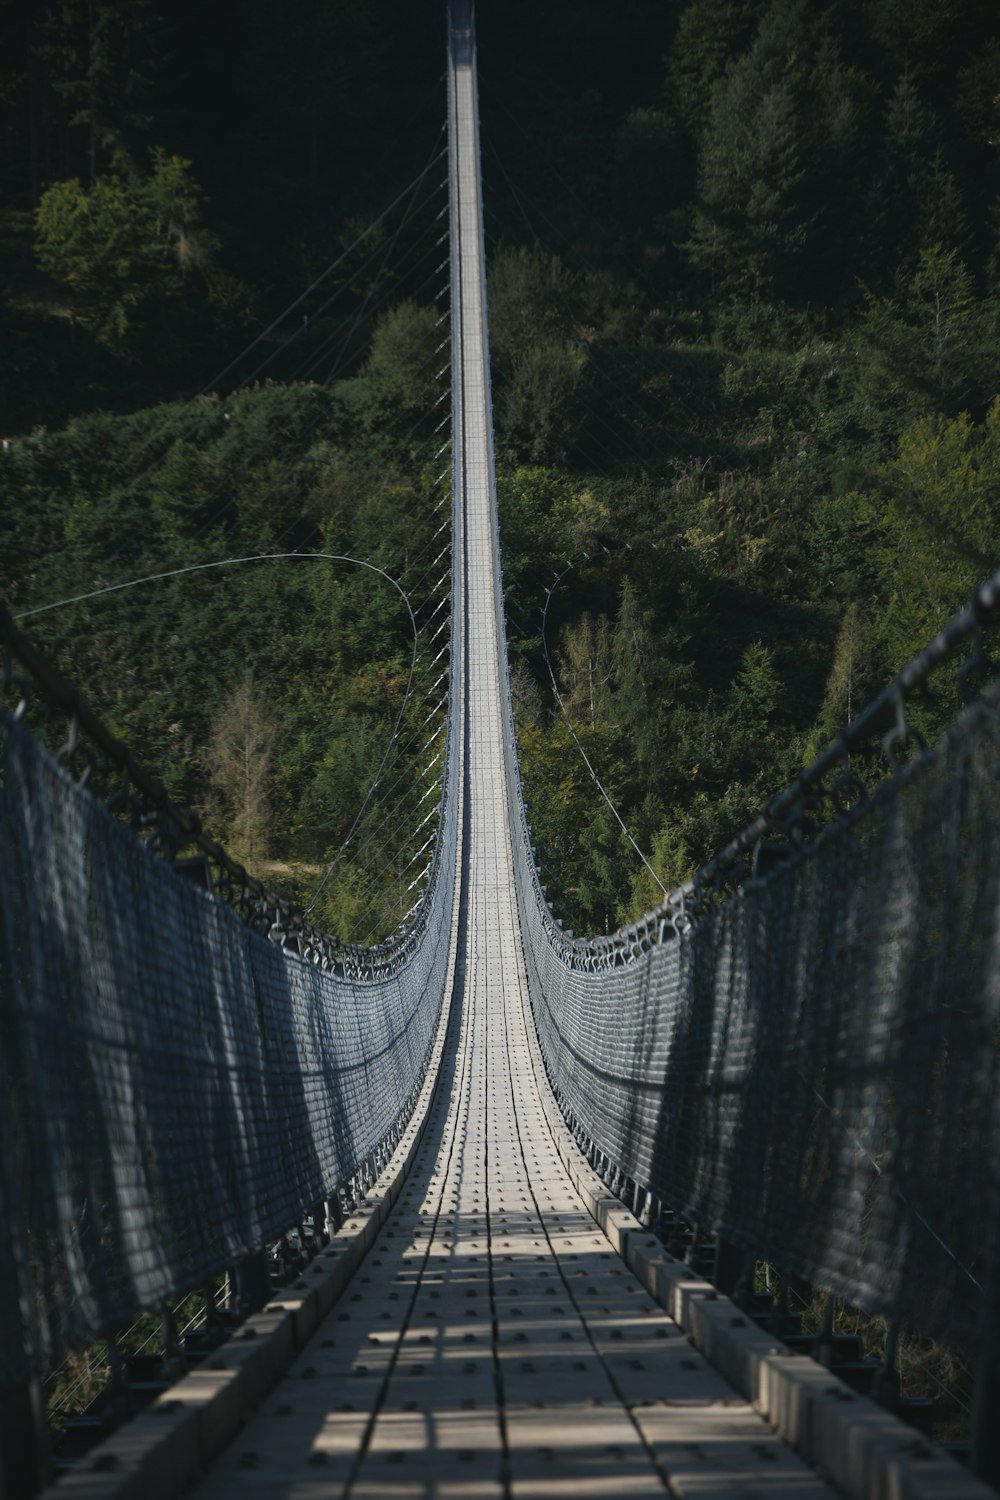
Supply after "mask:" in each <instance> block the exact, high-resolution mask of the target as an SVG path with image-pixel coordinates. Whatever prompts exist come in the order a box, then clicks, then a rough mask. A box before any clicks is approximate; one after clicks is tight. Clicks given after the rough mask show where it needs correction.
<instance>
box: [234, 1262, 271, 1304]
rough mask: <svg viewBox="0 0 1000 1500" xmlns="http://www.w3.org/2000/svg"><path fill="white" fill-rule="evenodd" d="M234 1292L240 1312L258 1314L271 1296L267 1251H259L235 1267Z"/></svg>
mask: <svg viewBox="0 0 1000 1500" xmlns="http://www.w3.org/2000/svg"><path fill="white" fill-rule="evenodd" d="M236 1291H237V1296H238V1299H239V1306H240V1311H241V1312H243V1313H252V1312H259V1311H260V1309H261V1308H262V1307H263V1306H264V1304H265V1302H268V1301H269V1300H270V1296H271V1273H270V1271H269V1269H268V1265H267V1251H266V1250H265V1249H260V1250H256V1251H254V1253H253V1255H248V1256H246V1257H245V1258H244V1259H243V1260H241V1261H240V1263H239V1265H238V1266H237V1267H236Z"/></svg>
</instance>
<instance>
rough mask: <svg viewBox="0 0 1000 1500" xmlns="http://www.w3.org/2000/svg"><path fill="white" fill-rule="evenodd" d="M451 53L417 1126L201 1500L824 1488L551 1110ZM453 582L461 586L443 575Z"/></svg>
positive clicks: (470, 118) (475, 238)
mask: <svg viewBox="0 0 1000 1500" xmlns="http://www.w3.org/2000/svg"><path fill="white" fill-rule="evenodd" d="M466 53H467V55H466V56H465V58H464V59H463V58H462V57H461V54H460V53H459V56H458V60H457V62H456V64H455V66H453V68H452V75H451V87H452V90H453V99H452V127H453V140H452V152H453V164H452V182H453V200H454V201H453V234H455V235H456V236H457V252H458V253H457V255H456V256H455V258H454V261H453V278H454V279H455V285H454V289H453V290H454V295H455V301H454V304H453V309H454V321H455V325H456V326H455V338H456V344H455V349H454V353H455V357H456V360H457V362H458V366H459V368H460V371H461V400H460V401H459V402H458V403H457V409H456V433H455V440H456V444H457V445H458V451H459V455H460V457H459V461H458V469H459V475H458V484H459V487H460V490H461V492H462V496H463V499H464V506H463V510H462V514H461V516H460V519H459V525H458V527H457V551H458V552H459V554H461V555H463V556H464V587H460V588H459V589H458V590H457V597H458V598H459V599H462V600H464V611H463V618H464V636H465V670H466V679H465V680H466V691H465V713H464V715H463V718H464V722H465V730H464V752H465V766H466V802H465V817H464V824H465V827H464V838H463V850H462V879H461V887H460V897H459V899H460V911H459V921H458V923H457V942H458V952H457V956H456V969H455V972H456V982H455V991H454V995H453V998H452V1008H451V1017H450V1022H449V1026H450V1036H449V1045H448V1047H447V1048H446V1052H445V1062H444V1064H443V1069H442V1076H441V1079H440V1083H439V1087H438V1091H437V1094H436V1096H435V1100H434V1103H433V1105H432V1111H433V1114H432V1119H431V1123H430V1125H429V1128H428V1129H427V1131H426V1133H425V1135H424V1138H423V1142H422V1144H421V1147H420V1150H419V1153H418V1156H417V1159H416V1161H415V1163H414V1165H413V1168H412V1169H411V1172H410V1175H409V1177H408V1179H407V1182H406V1184H405V1186H404V1188H403V1190H402V1193H401V1195H400V1198H399V1201H398V1202H397V1204H396V1206H395V1208H394V1210H393V1212H392V1213H391V1215H390V1216H389V1218H388V1219H387V1221H386V1223H385V1225H384V1226H383V1228H382V1230H381V1232H380V1234H379V1235H378V1237H377V1239H376V1240H375V1243H374V1245H373V1248H372V1250H371V1251H370V1253H369V1255H368V1257H367V1258H366V1259H365V1260H364V1261H363V1262H362V1264H361V1266H360V1269H359V1270H358V1271H357V1273H356V1274H355V1277H354V1279H353V1281H352V1282H351V1284H350V1286H349V1288H348V1290H347V1292H346V1293H345V1294H344V1295H343V1296H342V1298H341V1299H340V1301H339V1302H338V1303H337V1304H336V1306H335V1307H334V1309H333V1311H332V1312H331V1313H330V1314H329V1316H328V1317H327V1318H326V1320H325V1322H324V1323H323V1324H322V1325H321V1327H320V1328H319V1330H318V1332H317V1333H316V1334H315V1335H314V1337H313V1339H312V1340H311V1342H310V1343H309V1345H308V1346H307V1347H306V1349H305V1350H304V1352H303V1353H302V1354H301V1355H300V1356H299V1358H298V1359H297V1360H296V1362H295V1364H294V1365H293V1366H292V1367H291V1369H290V1371H289V1373H288V1375H287V1376H286V1378H285V1379H284V1380H283V1381H282V1382H281V1383H280V1385H279V1386H278V1387H277V1388H276V1389H275V1390H274V1391H273V1393H272V1394H271V1395H270V1397H269V1398H268V1399H267V1400H266V1401H265V1402H264V1403H263V1404H262V1405H261V1407H260V1409H259V1411H258V1413H257V1415H256V1416H255V1418H254V1419H253V1420H252V1421H251V1422H250V1423H249V1424H248V1425H247V1427H246V1428H245V1429H244V1430H243V1432H242V1433H241V1435H240V1437H239V1438H238V1439H237V1441H236V1442H235V1443H234V1444H233V1445H232V1447H231V1448H230V1449H229V1451H228V1452H227V1454H226V1455H225V1456H224V1457H223V1458H222V1460H221V1461H220V1462H219V1463H218V1464H217V1465H216V1466H215V1467H214V1468H213V1469H212V1471H211V1472H210V1473H209V1474H208V1475H207V1476H206V1477H205V1479H204V1480H203V1481H202V1483H201V1485H200V1486H199V1487H198V1490H197V1493H198V1494H204V1495H207V1496H211V1497H218V1500H230V1497H231V1500H237V1497H239V1500H252V1497H261V1500H263V1497H264V1496H266V1497H268V1500H277V1497H288V1500H320V1497H322V1500H333V1497H345V1500H346V1497H351V1500H375V1497H378V1500H390V1497H391V1500H404V1497H414V1500H416V1497H430V1496H454V1497H463V1500H472V1497H482V1500H487V1497H489V1500H493V1497H496V1500H501V1497H503V1500H508V1497H517V1500H528V1497H533V1496H538V1497H543V1496H544V1497H558V1496H565V1497H566V1500H575V1497H584V1496H587V1497H590V1496H593V1497H599V1496H608V1497H612V1496H614V1497H625V1496H652V1495H663V1494H670V1495H673V1496H686V1495H691V1496H694V1495H697V1496H730V1495H732V1496H735V1495H744V1496H745V1495H756V1496H760V1497H762V1500H763V1497H768V1500H775V1497H786V1500H807V1497H808V1500H813V1497H819V1496H823V1495H828V1494H831V1493H832V1492H831V1491H829V1490H828V1489H827V1488H826V1487H825V1486H824V1485H823V1484H822V1483H821V1482H820V1480H818V1479H817V1478H816V1477H815V1476H814V1475H813V1474H812V1473H811V1472H810V1471H809V1470H808V1469H807V1468H806V1467H805V1466H804V1465H803V1464H802V1463H801V1461H800V1460H799V1459H797V1458H796V1457H795V1455H794V1454H793V1453H792V1452H791V1450H790V1449H789V1448H788V1447H787V1446H786V1445H785V1444H784V1443H782V1442H781V1440H780V1439H779V1438H777V1437H776V1436H775V1435H774V1434H773V1433H772V1431H771V1430H770V1428H768V1427H767V1426H766V1425H765V1424H764V1423H763V1422H762V1421H761V1420H760V1419H759V1418H758V1417H757V1416H756V1415H755V1414H754V1412H753V1411H752V1409H751V1408H750V1407H748V1406H747V1405H746V1403H745V1402H744V1401H743V1400H741V1399H740V1398H739V1397H738V1396H737V1395H736V1394H735V1392H734V1391H733V1390H732V1389H731V1387H729V1386H728V1385H727V1384H726V1383H725V1381H724V1380H722V1378H721V1377H720V1376H719V1375H718V1374H716V1372H715V1371H714V1370H713V1369H712V1368H711V1366H709V1365H708V1364H707V1363H706V1361H705V1360H704V1359H703V1358H702V1356H701V1355H700V1354H699V1353H698V1352H697V1351H696V1350H695V1349H694V1348H693V1347H692V1345H691V1344H690V1342H689V1341H688V1340H687V1339H686V1338H685V1337H684V1336H683V1335H682V1334H681V1332H680V1330H679V1329H678V1327H677V1325H676V1324H675V1323H674V1322H673V1321H672V1320H671V1319H670V1318H669V1317H668V1316H667V1315H666V1314H665V1313H664V1312H663V1311H662V1310H661V1309H660V1308H659V1307H658V1306H657V1304H656V1303H654V1302H653V1301H652V1299H651V1298H650V1297H649V1296H648V1295H647V1294H646V1292H645V1291H644V1290H643V1288H642V1286H641V1285H640V1283H639V1282H638V1281H637V1280H636V1279H635V1277H634V1276H633V1275H632V1274H631V1272H630V1271H629V1270H628V1269H627V1268H626V1266H625V1265H624V1263H623V1262H622V1261H621V1260H620V1259H619V1257H618V1256H617V1255H616V1254H615V1253H614V1252H613V1250H612V1248H611V1245H610V1243H609V1242H608V1240H607V1239H606V1238H605V1237H604V1235H603V1234H602V1233H601V1231H600V1230H599V1229H598V1228H597V1226H596V1225H595V1223H594V1220H593V1219H592V1218H591V1216H590V1214H589V1213H588V1212H587V1209H586V1208H585V1206H584V1204H583V1202H582V1200H581V1198H580V1197H579V1195H578V1194H577V1192H576V1190H575V1188H574V1187H573V1185H572V1183H571V1181H570V1179H569V1177H568V1176H567V1173H566V1170H565V1168H564V1167H563V1165H562V1162H561V1161H560V1158H559V1156H558V1153H557V1150H556V1146H555V1143H554V1141H553V1139H552V1135H551V1132H550V1130H549V1127H548V1124H547V1120H546V1116H545V1111H544V1108H543V1103H542V1097H541V1090H542V1089H544V1088H547V1084H546V1083H545V1080H544V1077H543V1076H542V1075H541V1068H540V1062H539V1059H538V1056H537V1047H536V1043H535V1042H534V1038H533V1034H532V1032H531V1029H530V1028H531V1025H532V1022H531V1017H530V1012H529V1009H528V1004H527V992H526V987H525V980H524V971H523V960H522V955H521V946H520V933H519V928H518V922H517V913H516V911H515V897H514V881H513V870H512V855H511V845H510V831H509V819H508V809H507V805H506V791H505V780H504V769H503V744H502V717H501V699H500V692H501V688H500V662H501V660H502V656H501V653H502V651H503V649H505V648H504V646H503V642H502V640H500V639H499V638H498V636H499V631H498V624H497V609H496V600H495V594H494V589H495V582H494V568H493V526H494V524H495V522H494V514H493V499H492V495H491V484H490V464H489V449H488V422H489V414H488V410H487V400H486V392H487V388H488V387H487V374H486V361H485V339H484V317H483V304H482V279H481V256H482V248H481V237H480V236H481V228H480V226H481V214H480V193H479V163H478V141H477V131H476V104H475V79H474V63H473V59H472V56H471V49H470V48H467V49H466ZM462 581H463V580H460V583H461V582H462Z"/></svg>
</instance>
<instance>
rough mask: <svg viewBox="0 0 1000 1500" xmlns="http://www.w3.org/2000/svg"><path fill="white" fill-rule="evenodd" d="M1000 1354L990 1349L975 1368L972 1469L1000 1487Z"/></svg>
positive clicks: (981, 1477)
mask: <svg viewBox="0 0 1000 1500" xmlns="http://www.w3.org/2000/svg"><path fill="white" fill-rule="evenodd" d="M998 1411H1000V1354H998V1353H997V1351H996V1350H995V1349H991V1350H990V1352H989V1353H988V1354H984V1355H983V1357H982V1359H981V1360H980V1362H979V1366H978V1368H977V1370H976V1384H975V1389H974V1392H973V1398H972V1459H971V1462H972V1472H973V1474H976V1475H977V1476H978V1477H979V1478H980V1479H983V1480H985V1481H986V1483H987V1484H992V1485H993V1486H994V1487H997V1488H1000V1426H998V1424H997V1412H998Z"/></svg>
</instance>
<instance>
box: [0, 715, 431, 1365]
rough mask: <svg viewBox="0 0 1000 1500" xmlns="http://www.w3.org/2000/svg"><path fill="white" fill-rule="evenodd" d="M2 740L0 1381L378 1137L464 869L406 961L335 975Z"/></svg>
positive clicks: (274, 1214)
mask: <svg viewBox="0 0 1000 1500" xmlns="http://www.w3.org/2000/svg"><path fill="white" fill-rule="evenodd" d="M0 736H2V738H3V740H4V758H3V781H2V785H0V848H2V849H3V860H2V863H0V922H2V929H0V1111H2V1114H0V1141H2V1149H0V1213H2V1219H0V1223H2V1225H3V1230H4V1231H5V1232H4V1233H0V1289H2V1290H0V1385H9V1384H13V1383H15V1382H16V1381H19V1380H21V1379H23V1378H25V1376H26V1375H27V1374H28V1373H30V1372H32V1371H36V1372H42V1371H45V1370H47V1369H49V1368H51V1367H52V1366H53V1364H54V1363H55V1362H56V1360H57V1359H58V1358H60V1357H61V1356H62V1354H63V1353H64V1352H66V1351H67V1350H71V1349H74V1348H78V1347H80V1346H81V1345H82V1344H83V1343H85V1342H86V1341H88V1340H90V1339H92V1338H94V1337H95V1336H97V1335H98V1334H102V1333H107V1332H110V1331H113V1330H115V1329H116V1328H118V1327H120V1326H122V1325H123V1324H125V1323H127V1322H128V1321H129V1320H130V1319H131V1317H132V1316H133V1315H134V1314H135V1312H136V1311H137V1310H138V1309H141V1308H148V1307H151V1306H153V1305H154V1304H156V1303H157V1302H158V1301H160V1300H161V1299H165V1298H169V1297H173V1296H176V1295H177V1294H179V1293H183V1292H185V1291H188V1290H190V1289H192V1288H196V1287H198V1286H199V1285H201V1284H203V1283H204V1282H205V1281H206V1280H207V1279H208V1278H209V1277H210V1276H211V1275H213V1274H215V1273H217V1272H219V1271H220V1270H222V1269H223V1268H224V1267H225V1266H227V1265H231V1264H232V1263H233V1262H234V1261H235V1260H236V1259H238V1258H239V1257H240V1256H241V1255H244V1254H246V1253H248V1252H251V1251H253V1250H254V1249H255V1248H258V1247H259V1246H260V1245H261V1244H263V1243H264V1242H265V1241H266V1240H268V1239H272V1238H274V1237H276V1236H277V1235H279V1234H280V1233H282V1232H284V1231H286V1230H287V1229H289V1228H290V1227H291V1226H292V1225H293V1224H294V1223H295V1222H296V1221H297V1220H298V1219H299V1218H301V1216H302V1214H303V1213H304V1212H305V1211H307V1210H309V1209H310V1208H311V1207H312V1206H313V1205H314V1204H317V1203H319V1202H321V1201H322V1199H323V1197H324V1196H325V1195H326V1194H328V1193H330V1192H332V1191H333V1189H334V1187H335V1186H336V1185H338V1184H340V1183H343V1182H344V1181H345V1180H347V1179H349V1178H350V1177H351V1176H352V1175H353V1174H354V1172H355V1171H356V1170H357V1168H358V1166H359V1165H360V1164H361V1163H362V1162H364V1161H365V1160H366V1159H367V1158H368V1157H369V1156H370V1155H371V1153H372V1152H373V1151H374V1150H375V1149H376V1148H377V1147H378V1146H379V1144H380V1143H381V1142H382V1141H383V1140H384V1139H385V1137H386V1135H387V1133H388V1132H389V1131H390V1130H391V1129H392V1127H393V1125H394V1123H395V1122H396V1121H397V1120H398V1118H399V1115H400V1112H401V1111H403V1110H404V1108H405V1106H406V1104H407V1101H408V1100H410V1099H411V1098H412V1096H413V1095H414V1092H415V1090H416V1089H417V1088H418V1086H419V1083H420V1080H421V1077H422V1074H423V1070H424V1068H425V1066H426V1060H427V1058H428V1055H429V1049H430V1044H431V1040H432V1033H433V1030H434V1026H435V1022H436V1020H437V1016H438V1011H439V1007H440V1003H441V999H442V994H443V990H444V983H445V976H446V970H447V958H448V942H449V933H450V925H451V907H452V900H451V893H452V889H453V870H454V860H453V857H452V858H450V859H446V860H443V861H442V862H441V871H440V879H439V882H438V887H437V889H436V891H435V899H434V901H433V905H432V909H431V912H430V916H429V918H428V922H427V926H426V929H425V932H424V936H423V940H422V942H421V944H420V946H419V948H418V950H417V952H416V954H415V955H414V956H413V958H412V959H411V960H410V962H409V963H408V964H405V965H404V966H403V967H402V968H401V969H400V970H399V971H398V972H397V973H396V974H395V975H393V976H392V977H391V978H385V979H383V980H381V981H380V982H371V981H368V982H364V981H360V980H357V981H354V980H346V979H341V978H337V977H334V976H332V975H330V974H327V973H324V972H323V971H322V970H320V969H319V968H315V967H313V966H312V965H310V964H308V963H306V962H305V961H304V960H302V959H300V958H298V957H296V956H294V955H291V954H288V953H286V952H284V951H282V950H281V949H280V948H278V947H276V946H275V945H273V944H271V943H268V942H266V941H265V940H264V939H262V938H260V937H258V936H256V935H255V934H254V933H252V932H251V931H250V930H249V929H248V928H247V927H245V926H244V925H243V924H242V923H241V922H240V921H239V919H238V918H237V917H236V916H235V914H234V913H233V912H232V911H231V910H230V909H229V908H228V907H226V906H224V905H223V904H222V903H221V902H219V901H217V900H215V899H214V898H213V897H212V896H211V895H209V894H208V893H207V892H205V891H203V890H200V889H198V888H197V887H195V886H194V885H192V884H190V883H188V882H186V881H184V880H183V879H181V878H180V877H178V876H177V875H175V874H174V873H173V872H172V871H171V870H170V869H169V868H168V867H167V866H166V865H165V864H164V863H163V861H162V860H160V859H158V858H157V857H156V856H155V854H154V853H153V852H152V851H151V849H150V848H149V847H148V846H147V845H146V844H144V843H142V842H141V841H139V840H137V839H135V838H134V837H133V836H132V834H131V833H130V832H129V831H128V830H127V829H125V828H123V827H121V826H120V825H119V824H117V823H116V822H115V821H114V820H113V819H112V818H111V817H110V816H109V814H108V813H107V812H106V811H105V810H104V808H103V807H102V806H101V805H100V804H99V803H98V802H96V801H95V800H94V799H93V798H92V797H90V796H89V795H88V794H87V793H86V792H85V791H84V790H81V788H80V787H78V786H77V785H76V783H75V782H74V781H73V780H72V778H71V777H70V776H68V775H67V774H66V772H65V771H64V770H63V769H62V768H60V767H59V766H58V765H57V764H55V763H54V761H53V760H52V759H51V758H50V757H49V756H48V755H46V753H45V752H44V751H43V750H41V749H40V747H39V746H38V744H37V743H36V742H35V741H34V740H33V739H32V737H31V736H30V735H29V733H28V732H27V731H26V730H25V729H23V728H22V727H21V726H19V725H10V724H9V723H8V724H7V725H6V728H5V727H4V726H3V725H2V724H0ZM448 802H449V807H447V808H446V809H445V825H446V826H445V829H444V833H443V837H444V842H445V847H446V848H447V847H448V841H449V840H451V841H452V843H453V841H454V821H455V811H454V809H455V802H456V798H455V797H454V796H452V797H451V798H450V799H448ZM21 1351H23V1353H22V1352H21Z"/></svg>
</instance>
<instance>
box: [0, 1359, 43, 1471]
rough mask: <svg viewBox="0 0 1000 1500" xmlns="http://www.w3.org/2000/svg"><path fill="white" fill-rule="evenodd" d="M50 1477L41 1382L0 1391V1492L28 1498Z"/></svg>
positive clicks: (35, 1381) (29, 1382)
mask: <svg viewBox="0 0 1000 1500" xmlns="http://www.w3.org/2000/svg"><path fill="white" fill-rule="evenodd" d="M50 1478H51V1466H50V1463H49V1425H48V1419H47V1417H46V1412H45V1398H44V1396H43V1394H42V1383H41V1381H40V1380H37V1379H33V1380H29V1381H27V1382H26V1383H25V1384H24V1385H19V1386H15V1387H14V1388H13V1390H8V1391H0V1495H2V1496H3V1500H31V1496H33V1495H37V1494H38V1491H39V1490H41V1489H43V1488H44V1486H45V1485H46V1484H47V1483H48V1481H49V1479H50Z"/></svg>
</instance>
